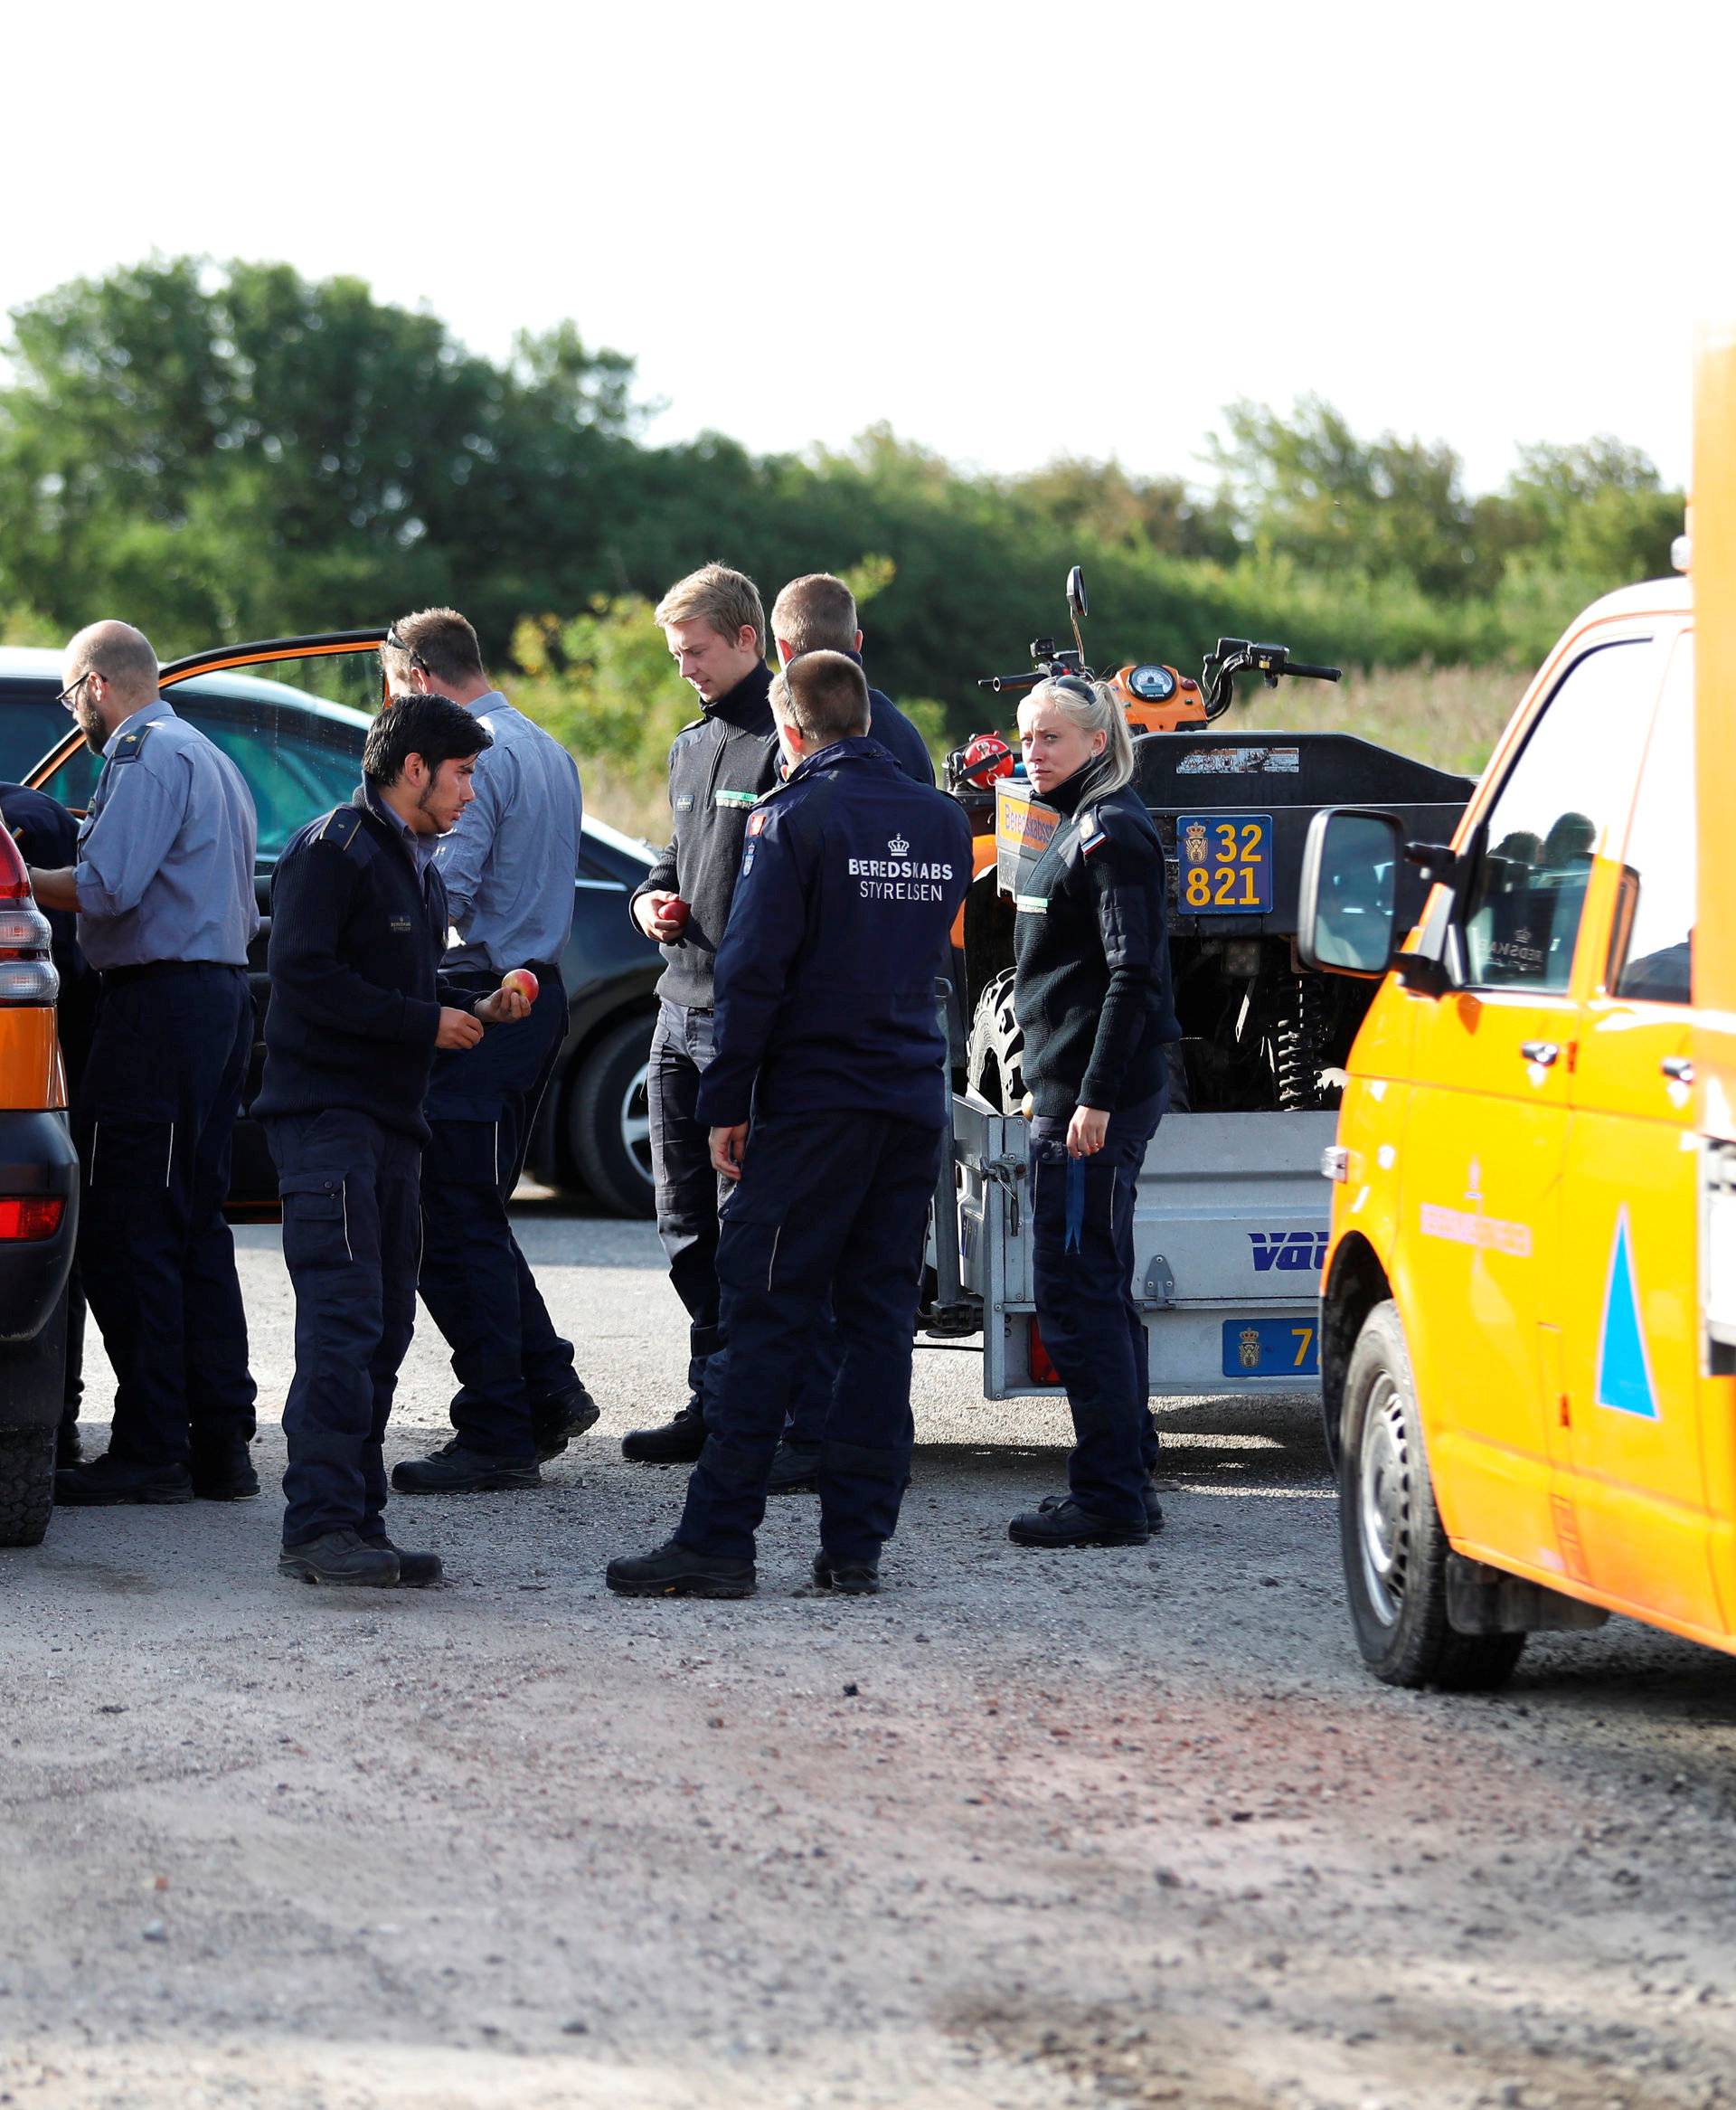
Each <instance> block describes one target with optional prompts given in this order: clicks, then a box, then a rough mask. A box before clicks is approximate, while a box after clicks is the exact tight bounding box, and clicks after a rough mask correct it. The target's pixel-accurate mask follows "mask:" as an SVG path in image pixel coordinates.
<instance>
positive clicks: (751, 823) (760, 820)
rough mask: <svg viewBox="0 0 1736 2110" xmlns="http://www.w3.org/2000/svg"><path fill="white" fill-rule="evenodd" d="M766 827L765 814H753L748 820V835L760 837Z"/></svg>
mask: <svg viewBox="0 0 1736 2110" xmlns="http://www.w3.org/2000/svg"><path fill="white" fill-rule="evenodd" d="M765 825H766V817H765V815H764V814H763V813H755V814H751V815H750V816H749V818H748V833H749V834H750V835H758V834H759V833H760V830H761V829H762V828H764V827H765Z"/></svg>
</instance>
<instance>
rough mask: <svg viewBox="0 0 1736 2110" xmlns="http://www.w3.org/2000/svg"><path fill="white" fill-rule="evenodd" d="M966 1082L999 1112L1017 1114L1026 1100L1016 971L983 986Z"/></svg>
mask: <svg viewBox="0 0 1736 2110" xmlns="http://www.w3.org/2000/svg"><path fill="white" fill-rule="evenodd" d="M965 1080H966V1082H967V1083H968V1084H969V1086H970V1088H971V1090H972V1091H973V1092H974V1093H977V1097H978V1098H979V1099H986V1100H987V1102H988V1103H989V1104H990V1105H991V1106H992V1107H994V1108H995V1111H996V1112H999V1113H1016V1112H1018V1111H1019V1108H1020V1106H1021V1104H1022V1103H1023V1102H1024V1027H1023V1026H1021V1025H1020V1024H1019V1021H1018V1019H1017V1017H1015V1016H1014V1010H1013V970H1012V969H1011V968H1010V967H1009V968H1006V969H1004V970H1003V971H1002V972H1001V973H999V974H997V975H995V977H994V978H993V979H991V980H989V981H986V982H985V983H984V985H983V993H982V995H981V996H980V997H978V998H977V1010H976V1015H975V1016H974V1017H972V1019H971V1022H970V1042H969V1045H968V1046H967V1049H966V1053H965Z"/></svg>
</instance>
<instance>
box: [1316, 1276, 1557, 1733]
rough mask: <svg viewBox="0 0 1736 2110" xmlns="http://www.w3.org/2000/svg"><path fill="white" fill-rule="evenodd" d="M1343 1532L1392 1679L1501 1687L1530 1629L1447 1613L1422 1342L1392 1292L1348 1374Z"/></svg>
mask: <svg viewBox="0 0 1736 2110" xmlns="http://www.w3.org/2000/svg"><path fill="white" fill-rule="evenodd" d="M1343 1431H1344V1435H1343V1443H1342V1446H1341V1450H1340V1456H1339V1471H1338V1527H1339V1529H1338V1538H1339V1550H1340V1552H1341V1554H1342V1556H1343V1559H1344V1587H1345V1590H1346V1592H1347V1594H1348V1595H1349V1599H1350V1615H1351V1623H1352V1625H1353V1626H1354V1629H1355V1633H1356V1645H1357V1647H1358V1648H1359V1649H1360V1650H1361V1651H1362V1656H1363V1661H1364V1662H1365V1663H1366V1664H1367V1665H1368V1667H1369V1669H1370V1670H1372V1671H1373V1673H1374V1675H1375V1676H1376V1677H1377V1678H1379V1679H1382V1682H1384V1683H1385V1684H1388V1685H1405V1686H1419V1685H1435V1686H1439V1687H1440V1688H1441V1689H1443V1690H1446V1691H1449V1692H1492V1691H1494V1690H1495V1688H1496V1687H1497V1686H1500V1685H1503V1684H1505V1682H1506V1680H1507V1679H1508V1677H1509V1676H1510V1675H1511V1673H1512V1670H1513V1667H1514V1664H1515V1663H1516V1662H1517V1661H1519V1655H1520V1651H1522V1650H1523V1649H1524V1645H1525V1637H1524V1634H1523V1633H1495V1634H1465V1633H1459V1632H1456V1631H1455V1630H1454V1628H1453V1627H1452V1626H1451V1625H1450V1624H1449V1623H1448V1618H1447V1556H1448V1551H1449V1550H1450V1549H1449V1547H1448V1540H1447V1532H1446V1528H1445V1527H1444V1526H1443V1525H1442V1523H1441V1520H1440V1511H1439V1509H1437V1508H1436V1506H1435V1491H1434V1484H1433V1482H1432V1481H1431V1480H1430V1478H1429V1460H1428V1455H1427V1452H1425V1450H1424V1448H1423V1437H1422V1417H1421V1416H1420V1414H1419V1413H1418V1411H1417V1395H1416V1386H1415V1384H1414V1383H1413V1381H1412V1378H1411V1352H1410V1349H1409V1348H1408V1347H1407V1345H1406V1342H1405V1338H1404V1326H1403V1323H1402V1321H1401V1319H1400V1317H1399V1308H1398V1306H1397V1305H1396V1304H1395V1303H1393V1302H1392V1300H1391V1299H1388V1301H1386V1302H1385V1303H1382V1304H1377V1305H1376V1306H1375V1307H1374V1309H1373V1310H1372V1311H1371V1312H1370V1313H1369V1315H1368V1317H1367V1318H1366V1319H1365V1320H1363V1329H1362V1331H1361V1333H1360V1334H1358V1336H1357V1337H1356V1346H1355V1348H1354V1349H1353V1350H1352V1352H1351V1358H1350V1368H1349V1371H1348V1373H1347V1375H1346V1377H1345V1380H1344V1422H1343Z"/></svg>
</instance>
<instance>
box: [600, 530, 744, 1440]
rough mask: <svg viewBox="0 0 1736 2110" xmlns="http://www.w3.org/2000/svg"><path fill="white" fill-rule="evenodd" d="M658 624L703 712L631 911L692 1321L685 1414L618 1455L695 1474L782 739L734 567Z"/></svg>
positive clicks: (684, 585)
mask: <svg viewBox="0 0 1736 2110" xmlns="http://www.w3.org/2000/svg"><path fill="white" fill-rule="evenodd" d="M656 620H657V622H658V624H659V625H660V626H661V628H662V629H663V634H664V637H665V640H666V641H667V643H668V647H669V650H670V654H671V656H672V657H673V658H674V659H675V665H676V667H677V668H678V669H679V671H680V674H681V677H682V679H683V680H684V681H685V682H688V683H690V684H691V685H692V686H693V688H694V690H695V691H696V692H697V693H698V695H699V700H700V714H699V716H698V717H697V718H695V719H694V720H693V722H692V723H691V724H686V725H684V726H683V727H682V729H681V731H680V732H679V733H676V735H675V742H674V744H673V745H672V746H671V748H670V750H669V809H670V813H671V815H672V818H673V823H674V827H673V832H672V834H671V836H670V838H669V842H668V845H667V847H665V850H664V852H663V855H662V856H660V857H659V858H658V859H657V861H656V865H655V866H653V868H652V870H651V873H650V875H649V876H648V877H647V878H646V881H645V883H644V885H642V886H640V887H639V889H638V891H637V893H636V894H634V896H633V898H632V901H631V903H630V904H629V907H630V911H631V913H632V917H633V921H634V923H635V925H636V926H637V928H638V929H639V930H640V931H642V932H644V933H645V935H646V937H647V938H655V939H656V941H657V942H658V943H659V944H660V945H661V946H662V947H663V957H664V961H665V965H664V970H663V975H662V978H661V979H660V980H659V981H658V983H657V1024H656V1032H655V1033H654V1034H653V1036H652V1039H651V1070H650V1077H649V1082H648V1093H649V1098H650V1107H651V1161H652V1166H653V1169H654V1171H655V1174H656V1197H657V1231H658V1234H659V1235H660V1236H661V1237H662V1240H663V1248H664V1251H665V1254H667V1255H668V1258H669V1280H670V1282H672V1283H673V1284H674V1285H675V1293H676V1295H677V1296H678V1297H679V1298H680V1299H681V1301H682V1302H683V1303H684V1305H685V1306H686V1308H687V1315H688V1320H689V1322H690V1333H689V1351H688V1360H687V1388H688V1399H687V1404H686V1405H684V1407H682V1408H681V1410H680V1411H679V1412H678V1413H677V1414H676V1415H675V1417H674V1419H673V1420H672V1421H670V1422H668V1423H667V1424H665V1425H664V1426H663V1427H661V1428H651V1429H635V1430H634V1431H633V1432H632V1433H631V1434H629V1435H628V1436H627V1437H626V1438H625V1440H624V1441H623V1443H622V1444H621V1450H622V1453H623V1455H624V1456H626V1457H627V1458H629V1459H632V1460H634V1461H635V1462H637V1463H639V1464H642V1465H675V1464H685V1463H691V1462H693V1460H694V1459H695V1458H697V1457H698V1456H699V1453H700V1449H701V1447H702V1445H703V1443H704V1441H705V1420H704V1414H705V1405H704V1402H705V1374H706V1368H707V1366H708V1365H709V1364H710V1362H711V1360H712V1358H713V1357H714V1356H715V1355H716V1354H717V1353H718V1351H719V1349H720V1348H721V1347H722V1332H721V1330H720V1329H719V1326H718V1316H717V1296H718V1291H717V1238H718V1222H717V1212H718V1206H719V1203H720V1200H721V1198H722V1196H721V1194H720V1181H719V1178H718V1176H717V1174H716V1172H715V1171H714V1170H713V1169H712V1159H711V1148H710V1142H709V1140H708V1138H707V1135H706V1131H705V1125H704V1123H703V1121H700V1119H699V1117H698V1113H697V1112H696V1108H697V1103H698V1098H699V1084H700V1079H701V1077H702V1076H703V1074H704V1073H705V1070H706V1068H707V1067H708V1066H709V1064H710V1063H711V1060H712V1052H713V1051H712V1000H713V999H712V961H713V960H714V958H715V957H716V953H717V948H718V946H719V944H720V943H721V942H722V937H723V931H724V926H725V925H726V924H727V923H728V922H729V920H730V904H731V901H732V900H733V899H734V895H735V882H736V875H737V874H738V873H739V872H740V870H741V850H742V845H743V842H744V841H745V839H746V834H747V823H748V815H749V813H750V811H751V809H753V807H754V806H755V805H756V804H757V803H758V801H759V800H760V796H761V795H762V794H763V793H764V792H767V791H769V790H770V789H771V788H772V786H773V785H774V784H775V783H776V782H777V781H778V731H777V727H776V725H775V724H773V722H772V715H771V708H770V705H769V704H768V702H767V700H766V697H767V691H768V690H769V688H770V686H771V673H770V670H769V667H767V666H766V663H765V660H764V658H763V657H762V655H763V653H764V651H765V644H766V615H765V609H764V607H763V605H762V603H761V601H760V590H759V588H758V587H757V586H755V584H754V582H753V581H752V580H751V579H750V578H748V577H747V576H746V574H745V573H743V572H733V571H731V570H730V568H729V567H728V566H727V565H725V564H706V565H704V566H703V567H702V568H701V569H700V570H699V571H697V572H689V573H688V575H687V577H686V578H684V579H680V580H677V581H676V582H675V585H673V586H672V587H671V588H670V589H669V591H668V592H667V593H665V595H664V597H663V599H662V600H661V601H659V602H658V603H657V607H656Z"/></svg>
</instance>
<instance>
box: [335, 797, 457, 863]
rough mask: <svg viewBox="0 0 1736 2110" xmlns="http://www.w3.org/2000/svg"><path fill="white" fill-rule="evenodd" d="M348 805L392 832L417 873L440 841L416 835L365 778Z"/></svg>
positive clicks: (433, 836)
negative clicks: (368, 815) (358, 808)
mask: <svg viewBox="0 0 1736 2110" xmlns="http://www.w3.org/2000/svg"><path fill="white" fill-rule="evenodd" d="M350 803H351V804H352V805H353V806H360V807H361V808H362V809H363V811H364V812H367V813H371V814H373V818H375V819H376V820H377V821H379V822H380V823H381V824H382V827H385V828H390V829H391V830H392V836H393V837H394V838H395V839H396V840H397V841H399V842H401V843H402V844H403V846H404V848H405V849H406V850H407V851H408V852H409V853H410V862H411V863H412V864H413V865H414V866H415V867H416V869H417V871H418V872H420V870H421V869H422V867H423V866H424V865H426V864H427V863H428V861H429V858H430V857H431V856H433V855H434V851H435V847H436V846H437V845H438V844H439V839H440V838H439V836H435V835H418V834H417V832H416V830H415V829H414V828H411V826H410V823H409V821H407V820H402V819H401V818H399V817H398V815H397V814H395V813H394V812H393V811H392V808H391V807H390V806H388V805H387V804H386V802H385V800H383V799H382V797H381V796H380V794H379V792H378V791H376V790H374V788H373V785H372V784H371V783H369V781H367V779H366V778H365V777H363V780H362V783H361V786H360V788H359V789H358V790H357V791H356V793H355V796H354V799H352V800H351V801H350Z"/></svg>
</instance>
